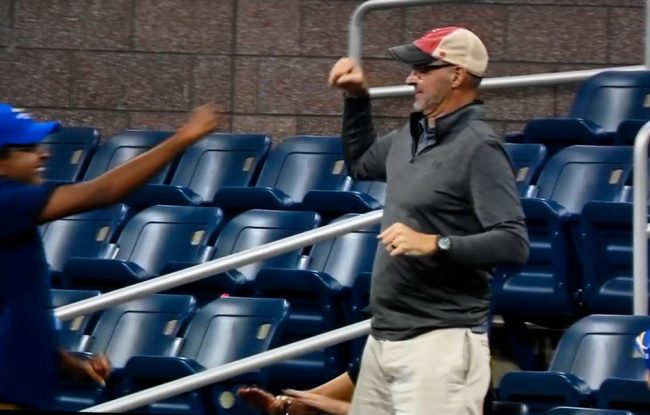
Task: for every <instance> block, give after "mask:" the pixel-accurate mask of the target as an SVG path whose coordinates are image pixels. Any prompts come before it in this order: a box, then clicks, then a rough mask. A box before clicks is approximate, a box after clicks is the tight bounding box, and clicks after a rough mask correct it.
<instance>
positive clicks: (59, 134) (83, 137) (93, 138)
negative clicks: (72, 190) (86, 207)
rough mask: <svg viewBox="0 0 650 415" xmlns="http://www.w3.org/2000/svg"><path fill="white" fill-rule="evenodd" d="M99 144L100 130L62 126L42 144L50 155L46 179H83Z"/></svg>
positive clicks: (46, 165)
mask: <svg viewBox="0 0 650 415" xmlns="http://www.w3.org/2000/svg"><path fill="white" fill-rule="evenodd" d="M98 144H99V130H97V129H96V128H92V127H61V128H59V129H58V130H57V131H56V132H54V133H52V134H50V135H48V136H47V137H45V139H44V140H43V141H41V145H42V146H43V147H44V148H45V149H46V150H47V152H48V153H49V155H50V157H49V158H48V159H47V162H46V164H45V168H46V169H45V174H44V177H45V180H60V181H75V180H79V179H81V177H83V173H84V169H85V168H86V166H87V164H88V162H89V160H90V157H91V156H92V154H93V152H94V151H95V148H96V147H97V145H98Z"/></svg>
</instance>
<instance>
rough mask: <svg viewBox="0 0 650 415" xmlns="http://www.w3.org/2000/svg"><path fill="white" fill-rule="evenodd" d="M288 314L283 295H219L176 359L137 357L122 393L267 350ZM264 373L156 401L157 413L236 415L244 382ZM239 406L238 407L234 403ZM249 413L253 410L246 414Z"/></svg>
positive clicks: (191, 328)
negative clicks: (281, 297) (276, 296)
mask: <svg viewBox="0 0 650 415" xmlns="http://www.w3.org/2000/svg"><path fill="white" fill-rule="evenodd" d="M288 313H289V304H288V303H287V302H286V301H285V300H282V299H269V298H238V297H228V298H220V299H217V300H215V301H212V302H211V303H209V304H207V305H205V306H203V307H202V308H200V309H198V310H197V312H196V314H195V316H194V318H192V320H191V322H190V323H189V325H188V327H187V330H186V331H185V332H184V334H183V336H182V337H183V343H182V345H181V347H180V349H179V351H178V354H177V355H176V356H173V357H160V356H158V357H155V356H137V357H133V358H131V359H130V360H129V361H128V363H127V365H126V370H125V375H126V376H125V377H126V382H125V383H124V385H125V389H124V390H123V393H124V394H126V393H132V392H134V391H136V390H140V389H143V388H146V387H151V386H152V385H156V384H159V383H163V382H168V381H171V380H174V379H178V378H181V377H185V376H189V375H193V374H196V373H199V372H202V371H204V370H206V369H209V368H214V367H217V366H220V365H224V364H226V363H229V362H232V361H235V360H238V359H242V358H244V357H247V356H251V355H254V354H258V353H261V352H264V351H266V350H268V349H269V348H271V347H272V346H274V345H275V343H276V341H277V338H278V336H279V335H280V334H281V331H282V328H283V325H284V323H285V321H286V319H287V316H288ZM260 379H262V378H261V377H260V374H259V373H251V374H247V375H242V376H239V377H237V378H235V379H230V380H228V381H224V382H221V383H218V384H215V385H210V386H207V387H205V388H203V389H199V390H194V391H192V392H189V393H187V394H184V395H180V396H177V397H174V398H170V399H167V400H165V401H162V402H157V403H154V404H151V405H150V407H148V408H147V410H148V412H153V413H173V414H183V413H192V414H206V415H207V414H211V415H215V414H225V413H228V414H232V413H241V412H236V411H237V407H238V406H239V405H245V404H242V403H241V402H238V401H237V400H236V398H235V396H236V395H235V394H236V391H237V389H238V387H239V385H240V384H241V382H248V381H255V382H257V384H260V383H259V381H260ZM231 405H234V408H233V407H230V406H231ZM246 413H248V412H246Z"/></svg>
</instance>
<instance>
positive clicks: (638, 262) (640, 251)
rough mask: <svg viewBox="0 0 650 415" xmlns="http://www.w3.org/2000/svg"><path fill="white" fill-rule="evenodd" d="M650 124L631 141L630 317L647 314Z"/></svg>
mask: <svg viewBox="0 0 650 415" xmlns="http://www.w3.org/2000/svg"><path fill="white" fill-rule="evenodd" d="M649 144H650V122H647V123H646V124H645V125H644V126H643V127H642V128H641V130H639V132H638V133H637V135H636V138H635V140H634V183H633V185H634V186H633V201H634V211H633V213H632V220H633V222H632V223H633V231H632V232H633V236H632V243H633V264H632V265H633V272H634V274H633V275H634V277H633V278H634V314H635V315H642V316H645V315H647V314H648V145H649Z"/></svg>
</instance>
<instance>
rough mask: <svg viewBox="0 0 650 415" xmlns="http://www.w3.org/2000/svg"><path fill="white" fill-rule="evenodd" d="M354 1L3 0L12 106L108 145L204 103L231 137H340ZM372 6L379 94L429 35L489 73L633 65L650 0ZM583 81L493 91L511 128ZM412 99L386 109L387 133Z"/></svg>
mask: <svg viewBox="0 0 650 415" xmlns="http://www.w3.org/2000/svg"><path fill="white" fill-rule="evenodd" d="M359 3H360V2H359V1H352V0H111V1H106V0H0V101H8V102H12V103H14V104H16V105H20V106H22V107H26V108H30V109H32V111H33V112H35V113H36V114H38V115H39V116H41V117H47V118H53V119H59V120H61V121H63V122H65V123H68V124H76V125H94V126H97V127H100V128H101V129H102V132H103V135H104V136H105V137H107V136H110V134H112V133H114V132H116V131H119V130H120V129H123V128H127V127H131V128H173V127H175V126H177V125H178V124H179V123H181V122H182V120H183V119H184V118H185V114H186V112H187V111H188V110H189V109H190V108H192V107H193V106H194V105H196V104H199V103H202V102H205V101H209V100H211V101H216V102H218V103H220V104H222V105H223V106H224V107H225V108H227V110H228V114H229V116H228V117H227V119H226V121H225V123H224V125H223V127H222V129H223V130H225V131H242V132H243V131H264V132H269V133H270V134H272V135H273V137H274V139H277V140H280V139H282V138H283V137H286V136H289V135H292V134H297V133H317V134H321V133H322V134H336V133H338V131H339V124H340V110H341V100H340V96H339V94H338V93H337V92H336V91H332V90H330V89H328V88H327V86H326V77H327V73H328V71H329V68H330V67H331V65H332V64H333V63H334V62H335V61H336V59H337V58H338V57H340V56H342V55H344V54H345V52H346V49H347V27H348V23H349V17H350V14H351V12H352V10H353V9H354V8H355V7H356V6H357V5H358V4H359ZM448 3H453V4H438V5H431V6H425V7H412V8H408V9H394V10H389V11H381V12H373V13H371V14H370V15H369V17H368V19H367V22H366V24H365V25H364V30H365V39H364V67H365V68H366V70H367V71H368V73H369V76H370V82H371V85H372V86H379V85H394V84H401V83H402V82H403V80H404V78H405V76H406V72H407V69H406V68H404V67H402V66H400V65H398V64H396V63H395V62H392V61H391V60H390V59H389V58H388V56H387V53H386V48H387V47H389V46H393V45H395V44H399V43H405V42H408V41H411V40H413V39H414V38H416V37H417V36H419V35H420V34H421V33H422V32H424V31H425V30H426V29H427V28H429V27H433V26H438V25H448V24H463V25H465V26H467V27H469V28H471V29H473V30H475V31H476V32H477V33H478V34H479V35H480V36H481V37H482V38H483V39H484V41H485V43H486V44H487V47H488V49H489V51H490V54H491V58H492V61H491V66H490V69H489V76H504V75H519V74H530V73H539V72H554V71H562V70H573V69H583V68H596V67H602V66H618V65H634V64H640V63H642V60H643V35H644V28H643V23H644V9H643V5H644V1H643V0H616V1H610V0H492V1H489V0H485V1H480V2H476V1H457V2H448ZM575 88H576V86H575V85H566V86H561V87H555V88H548V87H545V88H527V89H517V90H508V91H501V92H489V93H485V94H484V99H485V100H486V101H487V103H488V105H489V116H490V119H491V120H493V121H494V125H495V127H496V128H497V129H498V131H500V132H506V131H513V130H517V129H519V128H520V127H521V125H523V123H524V122H525V121H526V120H528V119H530V118H532V117H541V116H552V115H563V114H565V113H566V112H567V110H568V108H569V105H570V103H571V99H572V96H573V93H574V91H575ZM409 111H410V99H408V98H403V99H393V100H381V101H377V102H376V103H375V114H376V115H377V120H378V124H379V126H380V130H386V129H388V128H391V127H393V126H396V125H397V124H399V123H400V122H401V121H402V119H403V118H402V117H403V116H404V115H406V114H407V113H408V112H409Z"/></svg>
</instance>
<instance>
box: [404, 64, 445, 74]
mask: <svg viewBox="0 0 650 415" xmlns="http://www.w3.org/2000/svg"><path fill="white" fill-rule="evenodd" d="M450 66H456V65H452V64H451V63H445V64H444V65H416V66H413V67H411V69H412V70H413V72H415V74H416V75H424V74H427V73H429V72H433V71H435V70H437V69H441V68H448V67H450Z"/></svg>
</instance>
